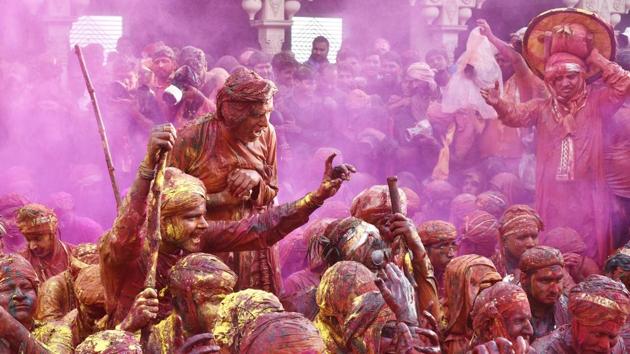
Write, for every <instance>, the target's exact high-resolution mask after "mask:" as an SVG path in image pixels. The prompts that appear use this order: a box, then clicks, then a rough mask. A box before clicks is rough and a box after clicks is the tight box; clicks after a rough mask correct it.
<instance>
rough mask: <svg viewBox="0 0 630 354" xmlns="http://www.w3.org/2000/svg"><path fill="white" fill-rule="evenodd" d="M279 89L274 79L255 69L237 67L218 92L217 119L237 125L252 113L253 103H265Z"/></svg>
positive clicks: (227, 123)
mask: <svg viewBox="0 0 630 354" xmlns="http://www.w3.org/2000/svg"><path fill="white" fill-rule="evenodd" d="M277 91H278V89H277V88H276V85H275V84H274V83H273V82H272V81H270V80H265V79H263V78H262V77H261V76H260V75H258V74H256V73H255V72H254V71H252V70H249V69H245V68H240V69H236V70H235V71H234V72H233V73H232V75H230V76H229V77H228V78H227V80H226V81H225V85H224V86H223V88H221V90H219V92H218V93H217V113H216V116H217V119H218V120H219V121H222V122H223V123H224V124H226V125H227V126H232V127H233V126H236V125H238V124H240V123H241V122H242V121H243V120H244V119H246V118H247V117H248V115H249V114H250V113H251V109H252V103H256V102H258V103H265V102H267V101H269V100H271V98H272V97H273V95H274V94H275V93H276V92H277Z"/></svg>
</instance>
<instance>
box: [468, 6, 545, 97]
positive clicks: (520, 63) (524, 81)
mask: <svg viewBox="0 0 630 354" xmlns="http://www.w3.org/2000/svg"><path fill="white" fill-rule="evenodd" d="M477 26H479V29H480V33H481V34H482V35H484V36H486V38H488V41H490V43H492V45H494V46H495V47H496V48H497V50H498V51H499V54H500V55H501V56H502V57H503V58H505V59H507V60H508V61H509V62H510V63H511V64H512V68H513V69H514V75H515V78H516V84H517V86H518V90H519V96H520V100H521V102H526V101H529V100H531V99H533V98H544V97H547V91H546V88H545V85H544V83H543V81H542V80H541V79H540V78H538V77H537V76H536V75H535V74H534V73H533V72H532V70H531V69H530V68H529V66H527V63H526V62H525V59H524V58H523V56H522V55H521V54H520V53H519V52H517V51H516V50H515V49H514V48H513V47H512V46H511V45H509V44H508V43H506V42H505V41H503V40H501V39H500V38H498V37H497V36H495V35H494V33H493V32H492V28H491V27H490V25H489V24H488V22H487V21H486V20H484V19H479V20H477ZM504 80H505V78H504Z"/></svg>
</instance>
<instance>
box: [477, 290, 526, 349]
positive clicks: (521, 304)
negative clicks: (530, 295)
mask: <svg viewBox="0 0 630 354" xmlns="http://www.w3.org/2000/svg"><path fill="white" fill-rule="evenodd" d="M519 308H520V309H522V310H524V311H525V312H530V308H529V301H528V300H527V294H526V293H525V291H524V290H523V289H522V288H521V287H520V286H518V285H514V284H512V283H507V282H498V283H495V284H494V285H492V286H491V287H489V288H488V289H486V290H483V291H482V292H481V293H480V294H479V295H478V296H477V299H475V303H474V305H473V309H472V313H471V317H472V320H473V326H472V327H473V330H474V331H475V334H476V335H477V337H478V338H479V339H480V340H481V341H482V342H486V341H489V340H492V339H495V338H497V337H504V338H507V339H510V340H514V339H515V338H510V335H509V334H508V330H507V328H506V324H505V321H504V319H503V314H505V313H506V312H508V311H510V310H514V309H519Z"/></svg>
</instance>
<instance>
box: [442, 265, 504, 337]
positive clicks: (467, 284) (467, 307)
mask: <svg viewBox="0 0 630 354" xmlns="http://www.w3.org/2000/svg"><path fill="white" fill-rule="evenodd" d="M499 281H501V275H500V274H499V273H497V270H496V268H495V267H494V264H493V263H492V261H491V260H489V259H488V258H486V257H482V256H478V255H476V254H470V255H465V256H459V257H455V258H453V259H452V260H451V261H450V262H449V263H448V265H446V270H445V271H444V290H445V296H446V308H447V313H446V321H448V325H447V328H446V329H447V331H450V330H451V329H454V327H456V326H457V327H460V328H458V330H461V328H467V327H468V320H469V315H470V311H471V310H472V307H473V303H474V301H475V298H476V297H477V295H478V294H479V292H480V291H482V290H484V289H487V288H489V287H490V286H492V285H493V284H494V283H496V282H499Z"/></svg>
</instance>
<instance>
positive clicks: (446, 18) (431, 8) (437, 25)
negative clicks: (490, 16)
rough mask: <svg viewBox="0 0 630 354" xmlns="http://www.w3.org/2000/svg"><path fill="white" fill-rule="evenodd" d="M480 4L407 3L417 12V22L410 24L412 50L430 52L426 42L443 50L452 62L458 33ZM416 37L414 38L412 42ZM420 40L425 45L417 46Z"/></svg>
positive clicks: (462, 0) (469, 0)
mask: <svg viewBox="0 0 630 354" xmlns="http://www.w3.org/2000/svg"><path fill="white" fill-rule="evenodd" d="M482 3H483V0H416V1H413V0H410V5H411V6H413V7H415V8H416V9H417V10H418V11H419V12H418V13H419V15H420V16H419V19H418V21H412V22H413V24H412V29H411V33H412V36H411V37H412V41H414V43H412V47H414V48H419V49H424V50H426V49H429V48H428V47H429V46H427V45H426V42H427V41H426V40H427V39H429V41H430V43H435V44H434V45H433V46H443V47H445V48H446V49H447V51H448V53H449V56H451V59H452V57H453V53H454V51H455V48H456V47H457V42H458V36H459V33H460V32H463V31H466V29H467V27H466V21H467V20H468V19H469V18H470V17H471V16H472V8H473V7H476V6H480V5H481V4H482ZM414 37H415V38H414ZM419 38H423V39H424V41H422V42H424V43H420V42H419Z"/></svg>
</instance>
